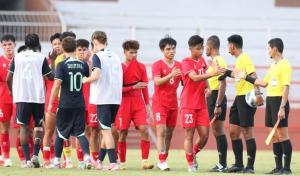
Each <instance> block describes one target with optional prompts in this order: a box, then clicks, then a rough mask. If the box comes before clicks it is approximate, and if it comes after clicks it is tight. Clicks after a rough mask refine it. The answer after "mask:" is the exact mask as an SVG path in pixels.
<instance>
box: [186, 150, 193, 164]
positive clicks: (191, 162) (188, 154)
mask: <svg viewBox="0 0 300 176" xmlns="http://www.w3.org/2000/svg"><path fill="white" fill-rule="evenodd" d="M185 158H186V161H187V162H188V164H189V165H192V164H193V161H194V155H193V154H192V153H186V154H185Z"/></svg>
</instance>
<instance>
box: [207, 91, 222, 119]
mask: <svg viewBox="0 0 300 176" xmlns="http://www.w3.org/2000/svg"><path fill="white" fill-rule="evenodd" d="M217 98H218V91H217V90H213V91H211V95H210V96H209V97H207V98H206V102H207V108H208V114H209V118H210V120H211V119H212V118H213V117H214V110H215V106H216V101H217ZM220 105H221V109H222V113H221V114H220V116H219V117H217V120H221V121H224V120H225V117H226V109H227V98H226V95H225V96H224V98H223V101H222V102H221V104H220Z"/></svg>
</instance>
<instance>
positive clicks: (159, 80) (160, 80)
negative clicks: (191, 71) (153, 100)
mask: <svg viewBox="0 0 300 176" xmlns="http://www.w3.org/2000/svg"><path fill="white" fill-rule="evenodd" d="M180 75H181V71H180V69H179V68H173V69H172V72H171V73H169V74H168V75H166V76H164V77H160V76H159V75H156V76H154V84H155V85H157V86H160V85H163V84H165V83H166V82H168V81H169V80H170V79H172V78H174V77H176V76H180Z"/></svg>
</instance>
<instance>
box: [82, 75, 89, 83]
mask: <svg viewBox="0 0 300 176" xmlns="http://www.w3.org/2000/svg"><path fill="white" fill-rule="evenodd" d="M87 79H88V78H87V77H86V76H85V77H83V78H82V84H85V83H87Z"/></svg>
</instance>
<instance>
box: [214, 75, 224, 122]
mask: <svg viewBox="0 0 300 176" xmlns="http://www.w3.org/2000/svg"><path fill="white" fill-rule="evenodd" d="M225 91H226V80H225V79H223V80H219V91H218V97H217V100H216V105H215V110H214V114H215V115H217V116H219V115H220V114H221V113H222V109H221V104H222V101H223V99H224V96H225Z"/></svg>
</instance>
